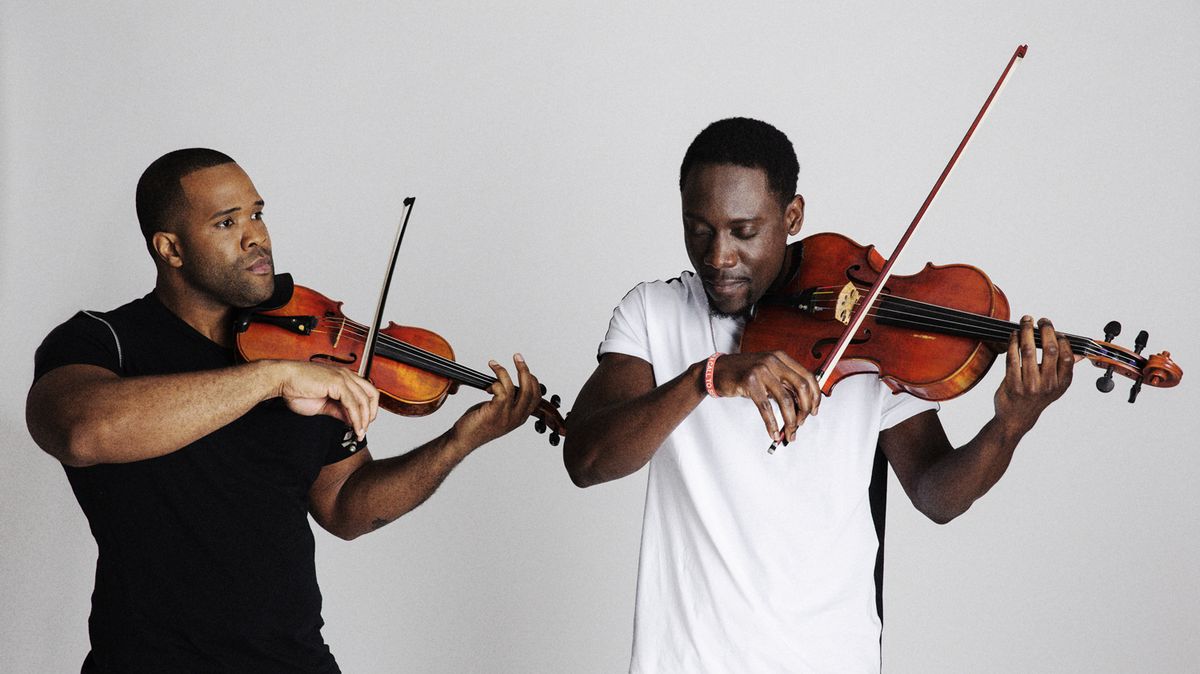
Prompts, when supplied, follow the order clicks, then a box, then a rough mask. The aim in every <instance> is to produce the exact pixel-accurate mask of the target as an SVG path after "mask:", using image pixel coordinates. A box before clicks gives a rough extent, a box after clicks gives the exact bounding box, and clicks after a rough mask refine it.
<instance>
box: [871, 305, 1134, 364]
mask: <svg viewBox="0 0 1200 674" xmlns="http://www.w3.org/2000/svg"><path fill="white" fill-rule="evenodd" d="M891 300H897V301H896V302H891ZM885 303H886V304H897V305H900V306H904V305H908V306H910V307H915V308H917V309H918V311H916V312H911V311H898V310H896V308H895V306H892V307H888V306H883V307H878V308H877V310H876V311H875V312H873V313H874V314H875V315H876V316H878V317H881V318H884V319H890V320H892V321H893V322H896V323H906V322H907V323H908V324H910V325H913V326H916V327H931V328H933V329H935V330H942V331H946V330H947V329H951V330H953V329H957V330H959V331H962V332H965V333H969V334H970V336H975V337H982V338H989V339H994V340H997V341H1003V340H1007V339H1008V336H1009V335H1010V334H1011V333H1012V331H1013V330H1016V329H1017V328H1019V326H1018V325H1016V324H1013V323H1008V322H1006V321H1002V320H1000V319H993V318H991V317H987V316H981V315H979V314H971V313H970V312H958V311H957V310H952V309H947V308H945V307H938V306H937V305H929V304H927V303H922V302H917V301H915V300H907V299H905V298H896V297H895V296H889V298H888V300H887V301H886V302H885ZM922 305H924V306H922ZM938 314H941V316H938ZM964 318H965V320H964ZM1057 334H1059V335H1062V336H1063V337H1066V338H1067V340H1068V342H1069V343H1070V344H1071V347H1072V349H1073V351H1074V352H1076V353H1078V354H1080V355H1085V356H1086V355H1094V356H1102V357H1107V358H1109V359H1112V360H1116V361H1118V362H1120V363H1122V364H1125V365H1128V366H1129V367H1132V368H1135V369H1139V366H1140V361H1138V359H1137V358H1136V357H1134V356H1131V355H1129V354H1125V353H1122V352H1119V351H1110V350H1108V349H1105V348H1103V347H1101V346H1100V345H1098V344H1096V343H1095V342H1094V341H1092V340H1090V339H1088V338H1086V337H1080V336H1078V335H1071V334H1069V333H1061V332H1060V333H1057ZM1035 337H1036V338H1037V341H1038V342H1040V337H1041V334H1040V333H1035ZM1039 346H1040V343H1039Z"/></svg>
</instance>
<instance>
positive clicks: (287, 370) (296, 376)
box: [271, 360, 379, 440]
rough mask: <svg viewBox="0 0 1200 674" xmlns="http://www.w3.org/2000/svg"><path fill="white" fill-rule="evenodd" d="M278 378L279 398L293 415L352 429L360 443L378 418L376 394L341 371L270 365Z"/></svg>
mask: <svg viewBox="0 0 1200 674" xmlns="http://www.w3.org/2000/svg"><path fill="white" fill-rule="evenodd" d="M271 363H272V365H273V366H274V367H275V368H277V370H276V373H277V376H278V377H279V387H278V395H279V396H280V397H282V398H283V399H284V400H285V401H287V406H288V409H290V410H291V411H293V412H295V413H296V414H302V415H304V416H313V415H316V414H324V415H327V416H331V417H334V418H336V419H340V420H341V421H343V422H344V423H345V424H346V425H347V426H349V427H350V428H353V429H354V433H355V434H356V435H357V436H358V439H359V440H362V439H363V436H364V435H366V432H367V426H369V425H370V423H371V422H372V421H374V420H375V417H376V415H378V414H379V391H378V390H377V389H376V388H375V386H374V385H373V384H372V383H371V382H369V381H367V380H366V379H363V378H362V377H360V376H358V375H357V374H355V373H354V372H351V371H350V370H347V369H345V368H342V367H335V366H333V365H326V364H324V363H310V362H306V361H290V360H279V361H271Z"/></svg>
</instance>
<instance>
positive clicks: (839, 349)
mask: <svg viewBox="0 0 1200 674" xmlns="http://www.w3.org/2000/svg"><path fill="white" fill-rule="evenodd" d="M1028 49H1029V47H1028V45H1021V46H1019V47H1017V50H1016V51H1015V52H1013V55H1012V58H1010V59H1009V60H1008V65H1006V66H1004V72H1003V73H1001V74H1000V79H998V80H996V86H994V87H992V92H991V93H990V94H988V97H987V100H986V101H984V102H983V107H982V108H980V109H979V114H977V115H975V120H974V121H972V122H971V126H970V128H968V129H967V133H966V135H964V136H963V139H962V141H961V142H960V143H959V144H958V147H957V148H956V149H955V150H954V154H953V155H951V156H950V161H949V162H947V163H946V168H944V169H942V174H941V175H940V176H938V179H937V182H935V183H934V184H933V189H931V190H930V191H929V196H927V197H925V202H924V203H922V204H921V208H920V209H918V210H917V214H916V216H915V217H913V220H912V223H911V224H909V226H908V229H907V230H905V232H904V236H902V237H901V238H900V243H897V244H896V249H895V250H893V251H892V254H891V255H890V256H889V257H888V260H887V263H886V264H884V265H883V270H882V271H881V272H879V278H877V279H876V280H875V284H874V285H872V286H871V290H870V291H869V292H868V293H867V297H866V299H865V300H864V301H863V302H861V303H860V304H859V305H858V308H857V309H855V310H854V314H853V316H852V317H851V319H850V322H849V323H848V324H847V325H846V331H845V332H843V333H842V337H841V339H839V340H838V343H837V346H835V347H834V349H833V352H832V353H831V354H830V355H829V359H828V360H827V361H825V364H824V365H822V366H821V368H820V369H819V370H818V371H817V384H818V385H819V387H820V389H821V392H822V393H824V394H828V393H829V389H830V388H831V386H830V384H829V377H830V375H832V374H833V369H834V367H836V366H837V364H838V361H839V360H841V358H842V355H843V354H844V353H845V352H846V347H848V346H850V340H851V339H852V338H853V337H854V335H855V334H857V333H858V329H859V328H860V327H862V324H863V321H864V320H866V318H867V312H868V309H869V308H870V307H871V306H873V305H874V304H875V300H877V299H878V298H879V294H880V293H881V292H882V291H883V286H884V284H886V283H887V281H888V279H890V278H891V276H892V265H893V264H895V262H896V259H897V258H898V257H900V253H901V251H903V250H904V246H905V244H907V243H908V240H909V239H910V238H911V237H912V235H913V232H915V231H916V229H917V225H918V224H919V223H920V222H921V218H922V217H924V215H925V211H927V210H929V205H930V204H932V203H933V199H934V197H936V196H937V194H938V190H940V189H941V188H942V183H944V182H946V178H947V177H948V176H949V175H950V171H951V170H953V169H954V165H955V164H956V163H958V158H959V157H960V156H961V155H962V153H963V150H964V149H966V147H967V143H968V142H969V141H970V140H971V136H972V135H973V134H974V133H975V129H976V128H977V127H978V126H979V123H980V122H982V121H983V118H984V116H985V115H987V112H988V109H989V108H990V107H991V105H992V101H994V100H995V99H996V95H997V94H999V93H1000V89H1001V88H1002V87H1003V86H1004V83H1005V82H1007V81H1008V76H1009V75H1011V74H1012V72H1013V67H1014V66H1015V65H1016V63H1017V60H1018V59H1022V58H1025V52H1026V51H1028Z"/></svg>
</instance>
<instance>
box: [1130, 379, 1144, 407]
mask: <svg viewBox="0 0 1200 674" xmlns="http://www.w3.org/2000/svg"><path fill="white" fill-rule="evenodd" d="M1141 392H1142V378H1141V377H1138V378H1137V381H1135V382H1133V386H1131V387H1130V388H1129V402H1131V403H1132V402H1134V401H1136V400H1137V397H1138V394H1139V393H1141Z"/></svg>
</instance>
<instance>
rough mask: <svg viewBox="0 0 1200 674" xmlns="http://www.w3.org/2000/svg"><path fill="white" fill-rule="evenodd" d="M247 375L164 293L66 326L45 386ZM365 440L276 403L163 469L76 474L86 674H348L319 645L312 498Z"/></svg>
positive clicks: (48, 347) (51, 351) (167, 461)
mask: <svg viewBox="0 0 1200 674" xmlns="http://www.w3.org/2000/svg"><path fill="white" fill-rule="evenodd" d="M234 362H235V361H234V353H233V351H232V350H230V349H225V348H223V347H221V346H219V345H218V344H216V343H214V342H212V341H211V340H209V339H207V338H206V337H204V336H203V335H201V334H200V333H198V332H196V331H195V330H194V329H192V327H191V326H189V325H188V324H187V323H185V322H184V321H183V320H182V319H180V318H179V317H177V316H176V315H175V314H173V313H171V311H170V310H168V309H167V308H166V307H165V306H163V304H162V303H161V302H159V301H158V300H157V299H156V298H155V297H154V295H153V293H151V294H149V295H146V296H145V297H143V298H142V299H139V300H134V301H133V302H130V303H129V304H126V305H125V306H122V307H120V308H118V309H115V310H113V311H110V312H108V313H97V312H80V313H78V314H76V315H75V316H74V317H72V318H71V319H70V320H68V321H67V322H66V323H63V324H62V325H60V326H58V327H57V328H55V329H54V330H53V331H52V332H51V333H50V335H49V336H47V337H46V339H45V341H43V342H42V345H41V347H39V348H38V350H37V355H36V357H35V372H34V377H35V380H36V378H38V377H41V376H42V375H43V374H45V373H46V372H49V371H50V370H52V369H54V368H56V367H59V366H62V365H68V364H89V365H98V366H100V367H104V368H107V369H109V370H112V371H113V372H115V373H117V374H118V375H120V376H122V377H133V376H142V375H155V374H174V373H180V372H190V371H197V370H209V369H214V368H220V367H227V366H229V365H232V364H233V363H234ZM147 413H151V412H149V411H148V412H147ZM353 440H354V438H353V435H350V434H349V433H348V432H347V429H346V427H345V425H344V424H342V423H341V422H339V421H337V420H335V419H332V418H330V417H324V416H317V417H303V416H300V415H297V414H293V413H292V412H290V411H288V410H287V408H286V407H284V406H283V404H282V402H281V401H280V400H278V399H276V400H272V401H268V402H265V403H262V404H260V405H258V406H256V407H255V408H254V409H252V410H251V411H250V412H249V413H247V414H246V415H245V416H243V417H241V418H240V419H238V420H236V421H234V422H233V423H231V424H229V425H228V426H225V427H224V428H221V429H219V430H217V431H214V432H213V433H211V434H209V435H207V436H205V437H203V438H201V439H199V440H197V441H196V442H193V443H192V444H190V445H188V446H186V447H184V448H182V449H180V450H178V451H176V452H173V453H171V454H167V455H165V456H161V457H157V458H154V459H148V460H145V461H137V462H133V463H125V464H103V465H97V466H90V467H87V468H72V467H69V466H68V467H65V469H66V473H67V478H68V479H69V481H70V483H71V488H72V489H73V490H74V492H75V497H76V498H77V499H78V500H79V505H80V507H82V509H83V512H84V514H85V515H86V516H87V519H88V524H89V525H90V527H91V530H92V535H93V536H95V538H96V544H97V547H98V548H99V554H98V558H97V560H96V587H95V591H94V592H93V594H92V613H91V618H90V619H89V621H88V622H89V631H90V634H91V642H92V652H91V653H90V654H89V655H88V658H87V660H86V661H85V662H84V666H83V671H84V672H85V673H87V672H127V671H128V672H175V671H187V672H199V671H204V672H209V671H235V672H243V671H245V672H277V671H278V672H337V671H339V670H338V666H337V664H336V663H335V662H334V659H333V656H332V654H330V652H329V647H328V646H326V645H325V642H324V640H323V639H322V637H321V626H322V625H323V624H324V623H323V621H322V620H321V592H320V589H319V588H318V587H317V577H316V568H315V564H314V560H313V535H312V530H311V528H310V527H309V523H308V490H309V488H310V487H311V486H312V483H313V481H314V480H315V479H316V477H317V475H318V473H319V472H320V470H321V468H322V467H323V466H325V465H327V464H330V463H334V462H337V461H340V460H342V459H345V458H346V457H348V456H350V455H351V453H353V452H354V451H355V450H356V449H357V448H358V447H361V446H363V445H362V444H361V443H359V444H357V445H356V443H355V442H354V441H353Z"/></svg>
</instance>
